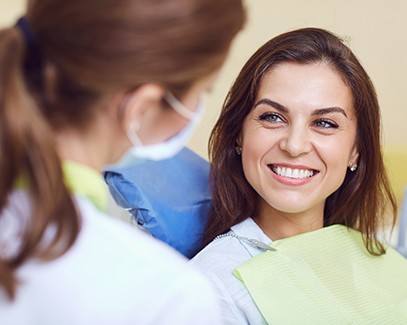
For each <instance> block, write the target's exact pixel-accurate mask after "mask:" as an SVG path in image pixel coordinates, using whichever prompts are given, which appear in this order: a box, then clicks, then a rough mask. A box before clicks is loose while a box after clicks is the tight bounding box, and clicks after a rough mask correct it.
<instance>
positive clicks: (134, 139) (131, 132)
mask: <svg viewBox="0 0 407 325" xmlns="http://www.w3.org/2000/svg"><path fill="white" fill-rule="evenodd" d="M139 129H140V123H139V121H136V120H135V121H133V122H131V123H130V125H129V127H128V129H127V132H126V133H127V137H128V138H129V140H130V142H131V143H132V144H133V146H135V147H142V146H143V143H142V142H141V140H140V138H139V137H138V136H137V131H138V130H139Z"/></svg>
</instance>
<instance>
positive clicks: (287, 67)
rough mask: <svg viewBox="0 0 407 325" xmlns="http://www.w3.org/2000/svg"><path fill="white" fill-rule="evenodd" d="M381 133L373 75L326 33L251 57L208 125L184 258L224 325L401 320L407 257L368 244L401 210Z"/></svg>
mask: <svg viewBox="0 0 407 325" xmlns="http://www.w3.org/2000/svg"><path fill="white" fill-rule="evenodd" d="M380 139H381V126H380V112H379V104H378V100H377V97H376V93H375V90H374V87H373V85H372V82H371V81H370V78H369V76H368V75H367V73H366V72H365V70H364V69H363V67H362V66H361V64H360V63H359V61H358V60H357V59H356V57H355V56H354V55H353V53H352V52H351V51H350V49H349V48H348V47H347V46H345V45H344V44H343V43H342V41H341V40H340V39H339V38H338V37H336V36H335V35H333V34H332V33H330V32H328V31H326V30H322V29H317V28H307V29H300V30H296V31H292V32H289V33H285V34H282V35H279V36H277V37H275V38H273V39H272V40H270V41H269V42H267V43H266V44H264V45H263V46H262V47H261V48H260V49H258V50H257V52H256V53H255V54H254V55H253V56H252V57H251V58H250V59H249V61H248V62H247V63H246V65H245V66H244V67H243V69H242V70H241V72H240V74H239V76H238V78H237V80H236V81H235V83H234V85H233V86H232V88H231V90H230V92H229V94H228V97H227V98H226V101H225V104H224V107H223V109H222V112H221V115H220V117H219V119H218V121H217V123H216V125H215V128H214V129H213V131H212V134H211V138H210V143H209V148H210V158H211V162H212V166H211V185H212V190H213V201H212V203H213V207H212V210H211V214H210V218H209V221H208V224H207V228H206V233H205V235H206V238H205V240H206V243H207V244H208V245H207V246H206V247H205V248H204V249H203V250H202V251H201V252H200V253H199V254H198V255H197V256H196V257H195V258H194V259H193V260H192V264H194V265H196V266H198V267H199V268H201V269H202V270H203V271H204V272H205V273H206V274H207V275H208V277H209V278H210V279H211V280H212V282H213V283H214V284H215V287H216V288H217V289H218V292H219V294H220V296H221V300H222V306H223V316H224V322H225V323H226V324H247V323H248V324H263V323H266V322H267V323H270V324H282V323H284V324H287V323H288V324H299V323H301V324H323V323H338V324H344V323H346V324H347V323H352V322H357V323H377V324H382V323H395V324H396V323H405V322H406V321H407V306H406V304H405V301H406V299H407V261H406V260H404V259H403V258H402V257H401V256H400V255H398V254H397V253H396V252H395V251H394V250H392V249H391V248H387V247H385V246H384V245H383V244H382V243H381V242H380V241H379V240H377V233H378V232H379V230H380V229H381V228H380V227H381V224H382V221H383V219H384V218H383V216H384V215H385V213H386V212H388V211H387V210H386V209H389V210H390V212H389V213H390V214H391V215H392V216H393V218H394V216H395V212H396V204H395V199H394V195H393V193H392V191H391V189H390V186H389V182H388V179H387V175H386V170H385V168H384V164H383V157H382V153H381V149H380V147H381V144H380ZM253 243H256V244H255V245H253ZM259 243H260V244H259ZM371 292H380V293H381V295H380V297H377V296H376V295H373V296H372V295H371V294H370V293H371ZM276 297H277V298H276ZM355 297H356V298H355Z"/></svg>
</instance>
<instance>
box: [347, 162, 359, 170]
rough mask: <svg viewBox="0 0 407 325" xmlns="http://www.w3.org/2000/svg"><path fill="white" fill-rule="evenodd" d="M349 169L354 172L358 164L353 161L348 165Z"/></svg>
mask: <svg viewBox="0 0 407 325" xmlns="http://www.w3.org/2000/svg"><path fill="white" fill-rule="evenodd" d="M349 169H350V171H351V172H354V171H355V170H356V169H358V164H357V163H353V164H352V165H350V167H349Z"/></svg>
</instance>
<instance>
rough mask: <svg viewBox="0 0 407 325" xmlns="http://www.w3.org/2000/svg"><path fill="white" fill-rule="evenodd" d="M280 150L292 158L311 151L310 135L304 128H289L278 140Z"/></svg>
mask: <svg viewBox="0 0 407 325" xmlns="http://www.w3.org/2000/svg"><path fill="white" fill-rule="evenodd" d="M280 149H281V150H283V151H285V152H287V153H288V154H289V155H290V156H292V157H298V156H301V155H303V154H306V153H309V152H310V151H311V150H312V144H311V139H310V134H309V133H308V130H307V129H306V128H304V127H298V126H290V127H288V128H287V129H286V132H285V133H284V135H283V137H282V138H281V140H280Z"/></svg>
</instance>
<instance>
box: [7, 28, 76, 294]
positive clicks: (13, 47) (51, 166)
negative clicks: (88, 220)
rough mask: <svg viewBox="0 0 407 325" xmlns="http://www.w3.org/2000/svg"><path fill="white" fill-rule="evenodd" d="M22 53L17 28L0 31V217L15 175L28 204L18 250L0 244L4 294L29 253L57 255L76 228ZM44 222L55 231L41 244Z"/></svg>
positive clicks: (47, 256) (73, 236) (11, 291)
mask: <svg viewBox="0 0 407 325" xmlns="http://www.w3.org/2000/svg"><path fill="white" fill-rule="evenodd" d="M25 52H26V50H25V42H24V41H23V38H22V36H21V34H20V32H19V30H17V29H16V28H9V29H4V30H1V31H0V171H1V173H2V175H1V177H0V222H1V221H2V220H1V219H2V218H4V209H5V207H6V206H7V204H8V198H9V196H10V194H11V192H12V191H13V190H15V183H16V180H17V179H18V178H21V179H22V180H23V181H24V184H25V185H24V186H25V187H26V188H25V189H26V190H27V192H28V193H29V197H30V200H31V206H32V210H31V211H30V212H28V211H25V212H27V213H30V215H29V216H28V217H29V219H28V225H27V227H26V228H25V229H24V231H23V233H22V234H21V238H15V239H13V240H16V241H18V242H19V243H20V244H21V245H20V246H19V248H18V251H17V252H16V253H15V254H13V255H12V256H8V255H10V254H8V255H7V252H6V251H3V250H4V249H5V248H4V247H0V287H3V288H4V289H5V291H6V293H7V295H8V297H9V298H10V299H13V298H14V296H15V292H16V287H17V283H18V280H17V276H16V270H17V269H18V268H19V267H20V266H21V265H23V264H24V262H26V261H27V260H28V259H30V258H33V257H35V258H39V259H43V260H49V259H53V258H56V257H58V256H60V255H62V254H63V253H64V252H66V251H67V250H68V249H69V247H70V246H71V245H72V244H73V243H74V241H75V240H76V238H77V235H78V232H79V228H80V222H79V218H78V213H77V211H76V209H75V206H74V203H73V201H72V199H71V196H70V194H69V192H68V190H67V188H66V187H65V185H64V183H63V174H62V169H61V161H60V159H59V157H58V154H57V151H56V148H55V144H54V141H53V135H52V132H51V127H50V125H49V123H48V122H47V121H46V119H45V118H44V116H43V114H42V113H41V111H40V109H39V108H38V106H37V104H36V102H35V100H34V99H33V97H32V96H31V94H30V92H29V91H28V89H27V86H26V82H25V77H24V73H25V72H24V71H23V62H24V58H25V56H26V53H25ZM50 225H52V226H53V227H54V229H55V232H53V238H52V239H51V240H50V241H47V242H46V243H44V240H43V238H44V233H45V231H46V230H47V229H48V227H49V226H50ZM21 227H22V226H21ZM1 236H2V235H1V233H0V237H1ZM0 242H2V241H0Z"/></svg>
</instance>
